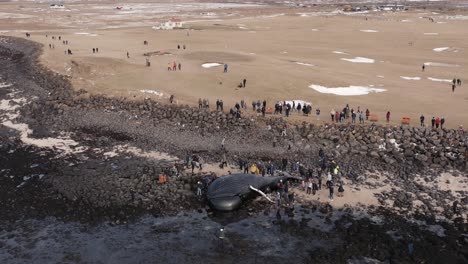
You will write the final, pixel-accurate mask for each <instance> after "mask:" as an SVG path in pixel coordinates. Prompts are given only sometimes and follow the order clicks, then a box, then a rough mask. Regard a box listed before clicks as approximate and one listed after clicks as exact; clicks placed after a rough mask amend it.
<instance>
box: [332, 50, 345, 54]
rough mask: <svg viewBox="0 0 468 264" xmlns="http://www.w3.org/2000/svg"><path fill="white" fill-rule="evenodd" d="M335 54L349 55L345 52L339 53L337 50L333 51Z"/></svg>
mask: <svg viewBox="0 0 468 264" xmlns="http://www.w3.org/2000/svg"><path fill="white" fill-rule="evenodd" d="M333 53H335V54H348V53H346V52H344V51H337V50H335V51H333Z"/></svg>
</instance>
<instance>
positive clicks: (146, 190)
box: [0, 37, 468, 263]
mask: <svg viewBox="0 0 468 264" xmlns="http://www.w3.org/2000/svg"><path fill="white" fill-rule="evenodd" d="M40 52H41V47H40V46H39V45H38V44H35V43H32V42H29V41H26V40H22V39H16V38H6V37H0V64H1V65H4V67H2V69H1V70H0V77H1V79H0V83H1V84H2V87H1V88H0V99H1V100H2V106H5V109H4V108H2V110H0V111H1V113H0V114H1V116H2V125H0V138H1V140H2V143H1V146H0V164H1V165H2V167H1V172H0V204H1V206H2V213H1V214H0V221H2V222H5V223H6V222H14V221H16V220H18V219H27V218H43V217H47V216H54V217H58V218H60V219H64V220H80V221H83V222H94V223H99V222H102V221H113V222H114V223H122V222H127V221H128V220H129V219H135V218H137V217H138V216H141V215H144V214H153V215H155V216H163V215H174V214H176V213H178V212H181V211H186V210H194V209H199V208H202V209H203V208H204V207H203V206H200V203H199V202H198V201H197V200H196V199H195V197H194V188H195V183H196V182H197V181H198V179H199V178H200V177H202V176H203V174H202V173H198V174H196V175H191V173H189V172H188V170H187V172H182V175H181V176H180V177H173V178H170V180H169V182H168V183H167V184H164V185H162V184H159V183H158V178H157V176H158V175H159V174H161V173H164V171H165V170H166V169H167V168H169V167H171V166H172V165H173V164H174V162H175V161H176V160H179V161H180V160H183V159H184V157H185V156H186V155H187V154H191V153H198V154H199V155H200V156H202V157H203V158H204V159H205V161H206V163H211V164H219V163H220V162H221V159H222V152H221V150H220V143H221V140H222V138H223V137H225V138H226V149H227V150H228V152H227V155H226V156H227V159H228V163H230V164H237V161H238V159H239V157H242V158H243V159H244V160H251V161H268V160H271V161H273V162H280V160H281V159H282V158H288V159H289V160H290V161H299V162H300V163H301V164H304V165H305V166H307V167H315V166H317V165H318V159H317V153H318V150H319V149H320V148H323V149H324V150H325V152H326V153H327V154H329V155H333V156H334V157H335V160H336V161H337V162H338V164H339V165H340V167H341V170H342V173H343V177H344V178H345V179H346V181H347V182H348V186H349V189H350V190H351V189H352V190H353V191H359V189H360V188H367V189H370V190H373V189H376V188H378V187H379V186H390V187H391V188H390V189H389V190H388V191H384V192H382V193H379V194H376V196H377V198H378V200H379V203H380V206H370V207H367V208H366V209H367V210H368V212H369V213H370V214H375V215H380V216H384V217H385V218H387V220H388V221H389V222H390V223H387V224H385V225H390V226H385V227H371V228H370V229H366V228H365V227H369V226H372V225H370V224H369V223H364V222H366V221H369V220H360V221H361V222H362V223H360V224H359V226H360V227H359V228H357V229H356V230H354V231H355V232H351V231H349V230H346V228H345V227H344V226H341V227H340V224H339V223H337V224H335V225H336V226H338V231H337V235H336V236H337V237H340V239H341V240H342V241H343V243H344V244H348V245H350V246H349V247H350V248H352V249H353V250H352V252H359V251H362V252H366V253H363V254H362V256H367V255H372V256H373V257H374V258H377V259H380V260H383V259H388V256H389V255H392V254H395V252H393V253H392V252H389V251H392V250H395V249H389V251H384V252H380V253H375V252H373V251H372V250H370V249H369V248H367V249H364V248H365V245H367V243H361V244H360V243H355V244H353V243H352V242H351V241H350V240H352V239H353V238H356V237H360V236H362V237H363V238H362V239H364V237H373V236H372V231H373V228H376V229H378V231H375V232H376V233H378V234H381V233H382V232H384V231H383V230H386V229H391V228H393V227H392V225H393V226H395V225H397V226H399V227H401V226H403V225H404V222H405V221H406V220H403V216H405V218H413V219H416V220H418V221H424V222H426V223H428V224H430V223H432V224H440V221H442V222H443V223H444V224H443V225H444V228H445V230H446V233H445V236H443V237H439V236H433V235H430V236H431V239H433V240H437V241H438V242H437V243H442V244H445V245H450V249H449V252H450V254H452V253H454V252H457V253H456V254H457V255H455V256H450V257H453V260H454V262H450V263H457V262H458V261H463V259H464V260H466V259H467V258H468V252H466V248H465V250H464V251H463V250H462V248H463V247H461V248H460V246H459V245H465V246H466V245H468V237H465V236H464V233H466V232H467V210H468V191H467V190H466V189H464V190H453V191H450V190H445V191H441V190H439V189H437V188H436V185H437V184H436V183H437V182H439V179H440V178H441V177H442V176H441V175H442V174H443V173H450V174H451V175H453V177H455V178H457V179H459V182H461V183H465V184H466V182H467V181H468V174H467V167H468V166H467V165H468V133H466V132H461V131H456V130H452V129H443V130H432V129H428V128H418V127H383V126H376V127H375V128H371V127H369V126H360V125H354V124H340V125H337V124H329V125H325V126H317V125H312V124H307V123H303V124H293V125H292V126H291V127H290V128H289V129H288V135H287V137H281V131H282V129H283V126H284V124H285V123H286V122H287V121H286V120H284V119H282V118H276V117H270V118H261V117H246V118H240V119H236V118H234V117H232V116H231V115H229V114H228V113H222V112H216V111H207V110H200V109H193V108H190V107H188V106H178V105H166V104H161V103H160V102H157V101H153V100H149V99H147V100H143V101H133V100H128V99H126V98H108V97H105V96H96V95H89V94H88V93H87V92H86V91H84V90H78V91H77V90H74V89H73V87H72V86H71V84H70V82H69V80H68V79H67V77H64V76H60V75H58V74H55V73H53V72H51V71H49V70H47V69H45V68H44V67H43V66H41V65H40V64H39V62H38V57H39V55H40ZM18 124H25V125H24V126H19V125H18ZM24 127H26V128H28V129H30V130H32V131H31V133H28V132H27V129H23V128H24ZM273 138H277V139H278V144H277V146H275V147H274V146H273ZM58 139H60V141H59V140H58ZM49 141H53V142H56V143H55V144H52V145H50V144H49V145H47V144H45V143H47V142H49ZM63 141H66V142H73V144H62V142H63ZM57 142H58V143H60V144H58V143H57ZM75 143H76V144H75ZM41 144H42V145H41ZM43 144H45V146H46V147H44V146H43ZM129 148H136V149H138V151H139V153H149V152H154V151H155V150H157V151H159V152H163V153H167V154H169V155H170V156H171V157H172V158H151V159H149V158H146V157H144V156H142V155H138V153H135V152H131V151H128V149H129ZM113 153H114V154H113ZM382 173H383V174H385V176H384V177H380V176H379V177H377V176H375V175H377V174H382ZM374 178H375V179H377V180H375V179H374ZM373 179H374V180H373ZM446 181H453V178H450V179H447V180H446ZM350 195H352V194H351V193H350ZM388 201H392V204H389V203H388ZM454 201H459V207H460V208H461V210H462V213H461V214H459V215H457V214H454V213H453V208H452V203H453V202H454ZM264 206H265V205H264V204H263V203H262V202H260V201H255V202H253V203H251V204H248V205H247V208H246V209H245V211H241V212H239V214H245V215H251V213H252V212H256V213H260V212H262V209H261V208H264ZM301 206H302V207H304V208H305V209H304V210H311V209H312V210H320V211H324V214H328V213H330V212H331V211H332V209H330V208H331V205H329V204H328V203H318V204H317V203H310V202H308V201H302V205H301ZM389 207H390V208H391V209H390V208H389ZM314 208H315V209H314ZM327 208H328V209H327ZM330 210H331V211H330ZM346 210H347V209H345V211H346ZM392 219H393V220H392ZM340 221H341V220H340ZM343 221H344V220H343ZM284 228H285V229H288V230H289V229H290V231H291V232H297V230H301V228H302V227H301V225H300V223H290V225H289V224H287V225H285V226H284ZM340 228H341V229H340ZM363 230H367V231H366V232H363ZM347 232H348V233H349V234H352V235H351V237H349V236H348V237H346V236H343V234H346V233H347ZM360 232H361V233H360ZM408 232H409V233H413V234H416V233H417V232H418V230H412V231H411V232H410V231H408ZM359 233H360V235H358V234H359ZM423 233H424V234H425V235H421V236H422V237H423V236H424V238H420V239H426V238H427V237H425V236H426V233H427V232H423ZM423 233H421V234H423ZM429 233H430V232H429ZM465 235H466V234H465ZM337 239H338V238H337ZM357 239H358V240H360V238H357ZM375 239H376V240H378V241H377V242H376V243H375V244H374V243H372V242H369V243H372V244H373V245H374V246H373V247H374V248H375V249H379V250H382V249H383V248H385V241H382V240H379V239H378V238H375ZM457 243H458V244H457ZM398 247H400V248H401V247H403V245H398ZM326 252H327V251H325V252H318V251H317V252H315V253H313V254H312V253H311V254H312V255H313V256H314V258H311V259H310V261H313V260H319V261H321V262H324V263H325V262H327V261H330V258H329V255H327V253H326ZM426 253H427V255H426V256H420V259H421V260H424V259H426V260H427V259H429V257H430V256H431V254H429V253H428V252H426ZM337 254H339V255H340V256H341V257H340V259H339V260H338V262H340V263H341V262H343V261H345V260H346V259H349V258H350V257H352V256H356V255H349V256H348V252H346V250H344V251H343V250H341V251H340V252H339V253H337ZM356 254H357V253H356ZM450 254H449V255H450ZM395 258H396V259H405V258H406V257H405V256H400V255H398V254H396V255H395ZM406 261H407V260H406ZM429 262H431V261H429ZM335 263H336V262H335ZM460 263H461V262H460Z"/></svg>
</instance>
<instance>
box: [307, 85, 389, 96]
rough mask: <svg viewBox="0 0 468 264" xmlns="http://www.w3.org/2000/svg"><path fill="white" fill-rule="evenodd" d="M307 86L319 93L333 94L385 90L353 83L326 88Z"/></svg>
mask: <svg viewBox="0 0 468 264" xmlns="http://www.w3.org/2000/svg"><path fill="white" fill-rule="evenodd" d="M309 88H312V89H314V90H316V91H317V92H319V93H325V94H335V95H341V96H354V95H366V94H369V93H381V92H385V91H386V89H378V88H371V87H367V86H354V85H351V86H348V87H335V88H327V87H325V86H321V85H315V84H312V85H310V86H309Z"/></svg>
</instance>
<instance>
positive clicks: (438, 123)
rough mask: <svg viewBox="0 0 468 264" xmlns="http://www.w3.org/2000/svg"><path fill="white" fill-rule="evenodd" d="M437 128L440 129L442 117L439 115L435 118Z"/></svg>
mask: <svg viewBox="0 0 468 264" xmlns="http://www.w3.org/2000/svg"><path fill="white" fill-rule="evenodd" d="M435 125H436V129H439V125H440V119H439V118H438V117H437V118H436V120H435Z"/></svg>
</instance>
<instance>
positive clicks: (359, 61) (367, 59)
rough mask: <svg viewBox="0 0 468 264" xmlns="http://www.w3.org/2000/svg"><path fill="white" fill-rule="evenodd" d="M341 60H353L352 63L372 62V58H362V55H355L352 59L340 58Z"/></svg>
mask: <svg viewBox="0 0 468 264" xmlns="http://www.w3.org/2000/svg"><path fill="white" fill-rule="evenodd" d="M341 60H344V61H349V62H354V63H374V62H375V60H374V59H369V58H364V57H355V58H354V59H346V58H342V59H341Z"/></svg>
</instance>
